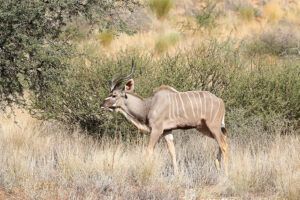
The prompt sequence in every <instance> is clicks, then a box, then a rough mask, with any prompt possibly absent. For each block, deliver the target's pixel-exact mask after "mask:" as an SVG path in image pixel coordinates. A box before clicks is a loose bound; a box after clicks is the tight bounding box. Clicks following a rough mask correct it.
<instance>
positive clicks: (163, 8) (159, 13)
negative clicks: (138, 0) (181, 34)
mask: <svg viewBox="0 0 300 200" xmlns="http://www.w3.org/2000/svg"><path fill="white" fill-rule="evenodd" d="M173 5H174V1H173V0H150V1H149V6H150V9H151V10H152V11H153V12H155V14H156V17H157V18H158V19H163V18H164V17H166V16H167V15H168V13H169V11H170V10H171V8H172V7H173Z"/></svg>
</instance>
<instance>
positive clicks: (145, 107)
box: [124, 93, 151, 124]
mask: <svg viewBox="0 0 300 200" xmlns="http://www.w3.org/2000/svg"><path fill="white" fill-rule="evenodd" d="M150 103H151V99H149V98H148V99H144V98H141V97H138V96H136V95H134V94H131V93H127V99H126V100H125V108H124V111H125V112H127V114H129V115H131V116H132V117H134V118H135V119H136V120H138V121H139V122H141V123H143V124H146V123H147V115H148V112H149V105H150Z"/></svg>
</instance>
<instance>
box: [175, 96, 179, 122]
mask: <svg viewBox="0 0 300 200" xmlns="http://www.w3.org/2000/svg"><path fill="white" fill-rule="evenodd" d="M176 96H177V94H174V98H175V101H176V107H177V109H176V113H177V119H178V118H179V106H178V102H177V98H176ZM175 118H176V117H175Z"/></svg>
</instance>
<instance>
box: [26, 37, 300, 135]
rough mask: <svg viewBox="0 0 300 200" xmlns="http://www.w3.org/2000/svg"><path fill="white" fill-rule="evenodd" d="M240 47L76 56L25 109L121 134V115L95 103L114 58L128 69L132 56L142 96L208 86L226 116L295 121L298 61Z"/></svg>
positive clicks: (114, 69)
mask: <svg viewBox="0 0 300 200" xmlns="http://www.w3.org/2000/svg"><path fill="white" fill-rule="evenodd" d="M241 49H243V47H239V48H237V49H234V48H233V43H232V42H230V41H227V42H226V43H218V42H216V41H211V42H209V43H203V44H202V45H201V46H199V47H197V48H194V49H193V50H191V51H189V52H185V53H182V52H178V53H176V54H175V55H172V56H167V55H166V56H162V57H161V58H160V59H152V58H151V57H152V56H149V55H144V54H141V53H139V52H138V51H135V50H131V51H126V52H120V53H119V54H118V55H117V56H116V57H117V58H118V59H115V58H111V57H106V56H102V57H92V56H89V55H84V56H82V57H77V58H75V59H72V60H70V62H71V63H73V64H72V65H70V66H72V67H70V68H68V69H66V71H64V72H63V73H61V74H60V76H56V75H55V76H56V78H57V79H56V80H55V81H49V90H48V92H47V94H45V95H43V96H39V95H37V96H32V101H33V104H32V105H31V110H32V111H37V112H32V113H33V114H34V115H35V116H37V117H39V118H41V119H51V118H54V119H57V120H59V121H63V122H65V123H68V124H77V123H79V124H80V125H81V126H82V127H84V128H87V129H88V130H91V131H93V132H95V131H96V132H98V133H101V134H106V133H111V134H112V133H115V132H116V131H118V130H120V129H121V131H120V132H121V133H122V134H124V133H128V131H126V130H127V129H130V127H131V126H128V123H127V122H126V120H119V119H120V118H118V117H117V116H119V115H115V117H116V118H114V119H116V120H108V119H111V118H110V113H109V112H108V111H103V110H101V109H99V106H100V103H101V101H102V100H103V99H104V98H105V97H106V95H107V94H108V93H109V90H108V89H109V88H108V84H107V83H108V80H109V79H110V78H111V77H112V76H113V74H114V73H115V72H117V71H118V69H119V64H118V63H119V61H120V60H121V61H122V63H123V64H124V65H125V66H127V72H128V70H129V69H130V59H131V58H134V59H135V62H136V64H137V69H136V71H135V74H134V79H135V85H136V86H135V88H136V92H137V93H138V94H140V95H141V96H143V97H149V96H151V95H153V90H154V89H155V88H156V87H159V86H160V85H163V84H165V85H170V86H172V87H174V88H176V89H177V90H179V91H188V90H209V91H212V92H213V93H215V94H216V95H218V96H220V97H221V98H223V99H224V101H225V102H226V106H227V110H228V111H229V115H230V111H232V110H235V109H243V110H244V111H245V112H243V114H244V115H245V116H246V117H247V116H248V117H251V116H257V117H262V119H263V120H264V121H265V123H266V125H267V124H268V122H270V121H272V120H273V119H274V118H278V117H280V118H282V119H287V120H288V122H289V123H290V124H291V125H296V124H297V120H298V119H299V113H300V106H299V103H298V100H299V99H300V92H299V91H300V77H299V76H298V74H299V73H300V71H299V70H300V65H299V62H293V60H290V59H287V60H284V59H283V60H281V61H279V62H266V61H264V62H262V61H261V59H253V60H252V63H249V62H247V61H246V60H245V59H244V58H243V56H242V54H241V51H242V50H241ZM85 59H88V60H90V62H91V65H90V66H86V65H85V62H84V60H85ZM75 63H76V64H75ZM74 65H76V67H74ZM54 74H55V73H54ZM50 80H54V79H50ZM119 117H120V116H119ZM228 117H229V118H231V117H232V116H228ZM116 124H117V126H116ZM115 127H116V128H115ZM229 127H230V125H229ZM131 130H134V129H131ZM129 132H130V131H129ZM134 132H135V131H134Z"/></svg>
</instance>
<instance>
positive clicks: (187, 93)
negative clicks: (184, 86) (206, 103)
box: [185, 92, 196, 118]
mask: <svg viewBox="0 0 300 200" xmlns="http://www.w3.org/2000/svg"><path fill="white" fill-rule="evenodd" d="M185 94H186V95H187V97H188V99H189V101H190V104H191V106H192V111H193V115H194V118H195V117H196V115H195V111H194V106H193V103H192V100H191V98H190V95H189V92H186V93H185Z"/></svg>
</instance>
